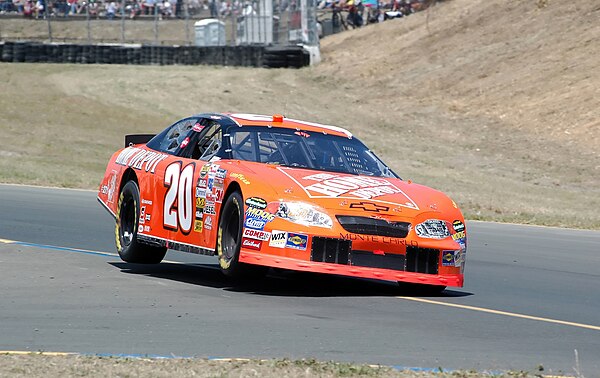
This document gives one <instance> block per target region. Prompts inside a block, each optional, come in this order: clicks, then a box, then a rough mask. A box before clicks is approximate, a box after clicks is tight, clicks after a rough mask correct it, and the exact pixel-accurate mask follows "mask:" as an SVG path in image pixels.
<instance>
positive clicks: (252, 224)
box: [244, 217, 267, 230]
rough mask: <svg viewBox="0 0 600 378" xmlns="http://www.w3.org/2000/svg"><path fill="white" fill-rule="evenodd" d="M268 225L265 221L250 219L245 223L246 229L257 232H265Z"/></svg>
mask: <svg viewBox="0 0 600 378" xmlns="http://www.w3.org/2000/svg"><path fill="white" fill-rule="evenodd" d="M266 224H267V221H265V220H260V219H256V218H250V217H248V218H246V221H245V222H244V227H248V228H253V229H255V230H263V229H264V228H265V225H266Z"/></svg>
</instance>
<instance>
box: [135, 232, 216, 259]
mask: <svg viewBox="0 0 600 378" xmlns="http://www.w3.org/2000/svg"><path fill="white" fill-rule="evenodd" d="M137 239H138V240H139V241H140V243H144V244H148V245H151V246H154V247H166V248H169V249H174V250H176V251H181V252H187V253H195V254H197V255H205V256H214V255H215V250H214V249H210V248H204V247H198V246H197V245H192V244H186V243H179V242H175V241H172V240H168V239H163V238H158V237H156V236H149V235H145V234H140V233H138V234H137Z"/></svg>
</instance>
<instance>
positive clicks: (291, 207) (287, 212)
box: [275, 201, 333, 228]
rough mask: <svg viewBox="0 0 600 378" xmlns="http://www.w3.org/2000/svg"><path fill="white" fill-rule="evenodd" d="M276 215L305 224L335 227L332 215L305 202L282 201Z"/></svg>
mask: <svg viewBox="0 0 600 378" xmlns="http://www.w3.org/2000/svg"><path fill="white" fill-rule="evenodd" d="M275 215H276V216H278V217H279V218H282V219H285V220H288V221H290V222H293V223H297V224H301V225H304V226H314V227H323V228H331V227H333V221H332V220H331V217H330V216H329V215H327V214H326V213H325V211H324V210H323V209H320V208H318V207H316V206H314V205H311V204H308V203H304V202H284V201H281V202H280V203H279V208H278V209H277V212H276V213H275Z"/></svg>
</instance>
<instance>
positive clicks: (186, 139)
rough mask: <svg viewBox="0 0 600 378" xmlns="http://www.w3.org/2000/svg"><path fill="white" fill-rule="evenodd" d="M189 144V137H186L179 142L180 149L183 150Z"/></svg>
mask: <svg viewBox="0 0 600 378" xmlns="http://www.w3.org/2000/svg"><path fill="white" fill-rule="evenodd" d="M189 143H190V137H187V138H185V139H184V140H183V142H181V146H180V147H181V148H185V147H186V146H187V145H188V144H189Z"/></svg>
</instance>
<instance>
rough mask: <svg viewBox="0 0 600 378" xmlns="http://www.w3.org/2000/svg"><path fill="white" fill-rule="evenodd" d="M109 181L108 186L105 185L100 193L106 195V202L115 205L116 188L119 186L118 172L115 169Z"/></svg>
mask: <svg viewBox="0 0 600 378" xmlns="http://www.w3.org/2000/svg"><path fill="white" fill-rule="evenodd" d="M110 175H111V176H110V179H109V180H108V185H103V186H102V188H101V189H100V191H101V192H102V194H106V201H107V202H108V203H113V202H114V200H115V188H116V186H117V171H115V170H114V169H113V171H112V172H111V174H110Z"/></svg>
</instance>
